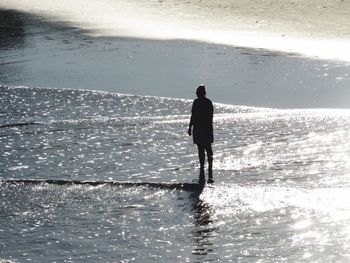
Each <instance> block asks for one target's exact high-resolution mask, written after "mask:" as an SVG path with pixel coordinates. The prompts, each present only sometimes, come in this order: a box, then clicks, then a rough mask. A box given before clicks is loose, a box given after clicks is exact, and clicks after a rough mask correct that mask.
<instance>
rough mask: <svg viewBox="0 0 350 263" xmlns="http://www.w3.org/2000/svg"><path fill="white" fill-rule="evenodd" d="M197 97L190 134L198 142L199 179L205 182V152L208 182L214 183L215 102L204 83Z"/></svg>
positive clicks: (194, 141)
mask: <svg viewBox="0 0 350 263" xmlns="http://www.w3.org/2000/svg"><path fill="white" fill-rule="evenodd" d="M196 94H197V97H198V98H197V99H195V100H194V102H193V104H192V115H191V120H190V125H189V128H188V135H189V136H191V135H192V126H193V143H194V144H197V148H198V156H199V163H200V173H199V181H200V182H204V180H205V175H204V163H205V152H207V158H208V177H209V178H208V183H213V182H214V180H213V150H212V148H211V144H212V143H213V141H214V136H213V113H214V108H213V103H212V102H211V100H210V99H208V98H207V97H206V90H205V86H204V85H200V86H199V87H198V88H197V91H196Z"/></svg>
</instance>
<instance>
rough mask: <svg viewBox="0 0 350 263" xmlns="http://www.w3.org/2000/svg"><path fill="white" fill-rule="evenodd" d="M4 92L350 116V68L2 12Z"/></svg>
mask: <svg viewBox="0 0 350 263" xmlns="http://www.w3.org/2000/svg"><path fill="white" fill-rule="evenodd" d="M0 17H1V24H2V25H4V26H3V27H2V30H1V32H0V34H1V36H2V39H3V41H2V42H1V46H0V63H1V67H0V84H1V85H14V86H22V85H24V86H29V87H54V88H73V89H90V90H102V91H109V92H119V93H128V94H130V93H131V94H141V95H154V96H166V97H179V98H193V97H194V94H193V90H194V88H195V87H196V86H197V85H198V84H199V83H205V84H206V85H207V87H208V92H209V95H210V97H211V98H212V99H213V100H214V101H216V102H223V103H228V104H236V105H248V106H259V107H275V108H324V107H330V108H348V107H349V106H350V99H349V98H350V91H349V89H348V87H349V81H350V76H349V72H350V71H349V66H348V65H347V63H345V62H337V61H327V60H317V59H310V58H305V57H302V56H299V55H296V54H294V53H281V52H271V51H266V50H262V49H248V48H237V47H231V46H225V45H215V44H208V43H205V42H197V41H184V40H146V39H138V38H121V37H97V36H91V35H90V32H88V31H86V30H82V29H81V28H77V27H72V26H71V25H70V24H69V23H68V24H67V23H62V22H60V23H59V22H52V21H49V20H47V18H46V17H45V16H44V17H42V16H34V15H30V14H28V13H22V12H15V11H4V10H3V11H1V15H0Z"/></svg>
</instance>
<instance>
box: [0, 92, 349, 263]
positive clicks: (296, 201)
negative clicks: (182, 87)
mask: <svg viewBox="0 0 350 263" xmlns="http://www.w3.org/2000/svg"><path fill="white" fill-rule="evenodd" d="M1 91H2V98H3V100H2V101H1V109H2V112H1V115H0V118H1V119H0V148H1V149H4V150H3V151H2V152H1V158H0V178H1V180H2V182H1V183H0V204H1V206H0V212H1V213H0V232H1V235H0V248H1V249H0V258H1V259H10V260H15V262H17V261H25V260H30V259H31V260H33V261H38V262H47V261H48V260H49V259H50V260H57V261H59V260H60V259H62V258H67V257H70V258H72V260H73V261H78V260H82V259H83V258H84V257H85V256H86V255H87V257H86V258H87V259H86V260H88V261H91V262H96V261H103V262H115V261H120V262H128V261H132V260H134V261H138V260H142V261H143V262H154V260H161V261H175V262H192V261H196V262H208V261H217V262H252V260H253V261H259V260H260V261H276V260H277V261H287V262H310V261H315V262H336V261H339V262H346V261H348V260H349V252H348V251H349V245H348V244H349V241H350V235H349V234H350V229H349V227H348V226H349V222H350V205H349V202H348V200H349V197H350V195H349V192H350V191H349V190H350V179H349V171H350V169H349V168H350V167H349V156H350V145H349V141H350V132H349V130H350V129H349V128H350V118H349V117H350V111H349V110H331V109H315V110H276V109H267V108H254V107H243V106H232V105H225V104H215V118H214V125H215V143H214V153H215V155H214V157H215V158H214V168H215V171H214V179H215V180H216V182H215V184H213V185H210V186H208V185H207V186H205V187H204V189H202V191H200V190H198V189H197V190H194V189H192V190H184V189H177V188H176V187H173V188H170V189H169V188H165V189H162V188H159V189H158V188H157V187H149V186H147V185H142V186H131V185H129V186H125V187H123V186H111V185H103V184H99V186H89V185H74V184H72V185H58V184H57V185H55V184H53V185H50V184H45V183H42V184H39V185H31V184H25V183H22V184H9V183H6V180H8V179H11V178H15V179H44V180H49V179H56V180H66V181H68V182H69V181H74V180H75V181H78V182H83V181H89V182H95V181H118V182H143V183H150V182H154V183H164V182H167V183H168V184H169V183H170V184H171V183H178V182H195V183H196V182H198V162H197V152H196V148H195V147H194V145H193V143H192V141H191V138H189V137H188V136H187V134H186V129H187V125H188V120H189V112H190V108H191V101H189V100H182V99H172V98H160V97H147V96H135V95H123V94H114V93H104V92H95V91H86V90H63V89H46V88H26V87H1ZM159 185H161V184H159ZM19 243H20V244H21V246H20V247H18V244H19Z"/></svg>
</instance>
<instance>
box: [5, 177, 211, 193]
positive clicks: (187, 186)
mask: <svg viewBox="0 0 350 263" xmlns="http://www.w3.org/2000/svg"><path fill="white" fill-rule="evenodd" d="M0 183H2V184H15V185H19V184H23V185H42V184H51V185H62V186H65V185H67V186H73V185H88V186H100V185H106V186H120V187H137V186H145V187H149V188H156V189H178V190H185V191H194V192H197V191H202V190H203V188H204V184H198V183H147V182H118V181H79V180H54V179H3V180H0Z"/></svg>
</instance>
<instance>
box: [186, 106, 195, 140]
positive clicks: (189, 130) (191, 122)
mask: <svg viewBox="0 0 350 263" xmlns="http://www.w3.org/2000/svg"><path fill="white" fill-rule="evenodd" d="M194 106H195V102H193V104H192V109H191V118H190V124H189V125H188V130H187V133H188V135H189V136H191V135H192V126H193V108H194Z"/></svg>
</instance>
